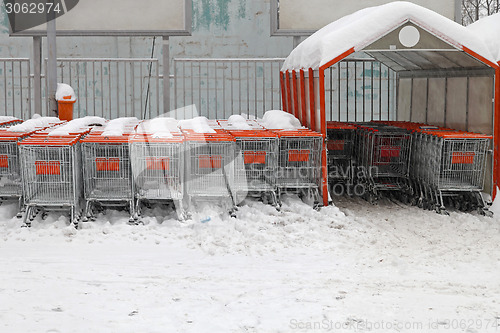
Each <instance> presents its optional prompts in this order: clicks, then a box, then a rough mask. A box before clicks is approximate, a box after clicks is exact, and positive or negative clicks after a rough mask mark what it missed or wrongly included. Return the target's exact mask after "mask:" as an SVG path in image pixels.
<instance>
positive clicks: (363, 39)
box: [282, 1, 496, 71]
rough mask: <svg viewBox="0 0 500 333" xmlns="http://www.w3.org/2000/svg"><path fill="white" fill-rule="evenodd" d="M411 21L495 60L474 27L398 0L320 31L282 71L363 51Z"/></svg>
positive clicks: (319, 63)
mask: <svg viewBox="0 0 500 333" xmlns="http://www.w3.org/2000/svg"><path fill="white" fill-rule="evenodd" d="M408 21H411V22H412V23H414V24H416V25H417V26H420V27H421V28H423V29H425V30H427V31H429V32H431V33H432V34H434V35H436V36H438V37H440V38H441V39H443V40H445V41H446V42H448V43H449V44H451V45H454V46H455V47H456V48H458V49H462V46H466V47H467V48H469V49H471V50H472V51H474V52H476V53H477V54H479V55H481V56H483V57H484V58H486V59H488V60H490V61H494V60H495V58H494V57H493V56H492V54H491V52H490V51H489V48H488V47H487V46H486V45H485V43H484V42H483V41H482V40H481V39H480V38H478V36H477V34H475V33H474V32H473V31H472V29H468V28H466V27H464V26H462V25H460V24H458V23H456V22H454V21H452V20H450V19H448V18H446V17H444V16H442V15H440V14H438V13H436V12H434V11H432V10H430V9H427V8H424V7H421V6H418V5H416V4H414V3H411V2H406V1H396V2H391V3H388V4H385V5H382V6H376V7H368V8H365V9H362V10H359V11H357V12H355V13H353V14H351V15H347V16H344V17H342V18H340V19H338V20H337V21H334V22H332V23H330V24H329V25H327V26H325V27H324V28H322V29H320V30H318V31H317V32H316V33H314V34H313V35H311V36H310V37H309V38H307V39H306V40H304V41H303V42H302V43H300V44H299V45H298V46H297V47H296V48H295V49H294V50H293V51H292V52H291V53H290V55H289V56H288V58H287V59H286V60H285V63H284V64H283V67H282V70H283V71H285V70H298V69H308V68H312V69H315V70H316V69H318V68H319V67H321V66H323V65H325V64H327V63H328V62H330V61H331V60H333V59H335V58H336V57H338V56H340V55H341V54H343V53H344V52H346V51H348V50H350V49H351V48H353V47H354V50H355V51H361V50H362V49H363V48H364V47H366V46H368V45H370V44H371V43H373V42H374V41H376V40H378V39H380V38H381V37H383V36H385V35H386V34H387V33H389V32H391V31H392V30H393V29H395V28H397V27H399V26H401V25H402V24H404V23H406V22H408ZM495 62H496V61H495Z"/></svg>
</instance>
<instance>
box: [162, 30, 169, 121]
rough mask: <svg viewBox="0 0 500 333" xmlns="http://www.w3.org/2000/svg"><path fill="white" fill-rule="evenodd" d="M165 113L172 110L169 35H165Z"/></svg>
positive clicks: (163, 45)
mask: <svg viewBox="0 0 500 333" xmlns="http://www.w3.org/2000/svg"><path fill="white" fill-rule="evenodd" d="M162 52H163V113H164V114H167V112H169V111H170V43H169V38H168V36H163V43H162Z"/></svg>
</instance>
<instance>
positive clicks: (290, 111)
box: [285, 71, 293, 113]
mask: <svg viewBox="0 0 500 333" xmlns="http://www.w3.org/2000/svg"><path fill="white" fill-rule="evenodd" d="M285 75H286V76H285V83H286V93H287V101H288V107H287V110H286V111H287V112H288V113H293V110H292V109H293V106H292V89H291V88H290V78H289V77H288V71H286V72H285Z"/></svg>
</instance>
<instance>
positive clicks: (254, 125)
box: [218, 119, 266, 131]
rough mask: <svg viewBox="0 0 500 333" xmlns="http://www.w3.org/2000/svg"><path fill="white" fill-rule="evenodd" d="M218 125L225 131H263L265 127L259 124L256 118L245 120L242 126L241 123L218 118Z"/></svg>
mask: <svg viewBox="0 0 500 333" xmlns="http://www.w3.org/2000/svg"><path fill="white" fill-rule="evenodd" d="M218 122H219V125H220V127H221V128H222V129H224V130H226V131H241V130H252V131H265V130H266V129H265V128H264V127H263V126H262V125H261V124H259V123H258V122H257V121H256V120H252V119H250V120H247V121H246V122H245V123H244V124H245V125H243V127H242V124H241V123H230V122H229V121H228V120H219V121H218Z"/></svg>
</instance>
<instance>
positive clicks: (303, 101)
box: [299, 69, 307, 124]
mask: <svg viewBox="0 0 500 333" xmlns="http://www.w3.org/2000/svg"><path fill="white" fill-rule="evenodd" d="M299 83H300V97H301V98H300V101H301V103H300V106H301V111H302V113H301V116H300V122H301V123H302V124H307V115H306V81H305V75H304V71H303V70H302V69H301V70H300V81H299Z"/></svg>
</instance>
